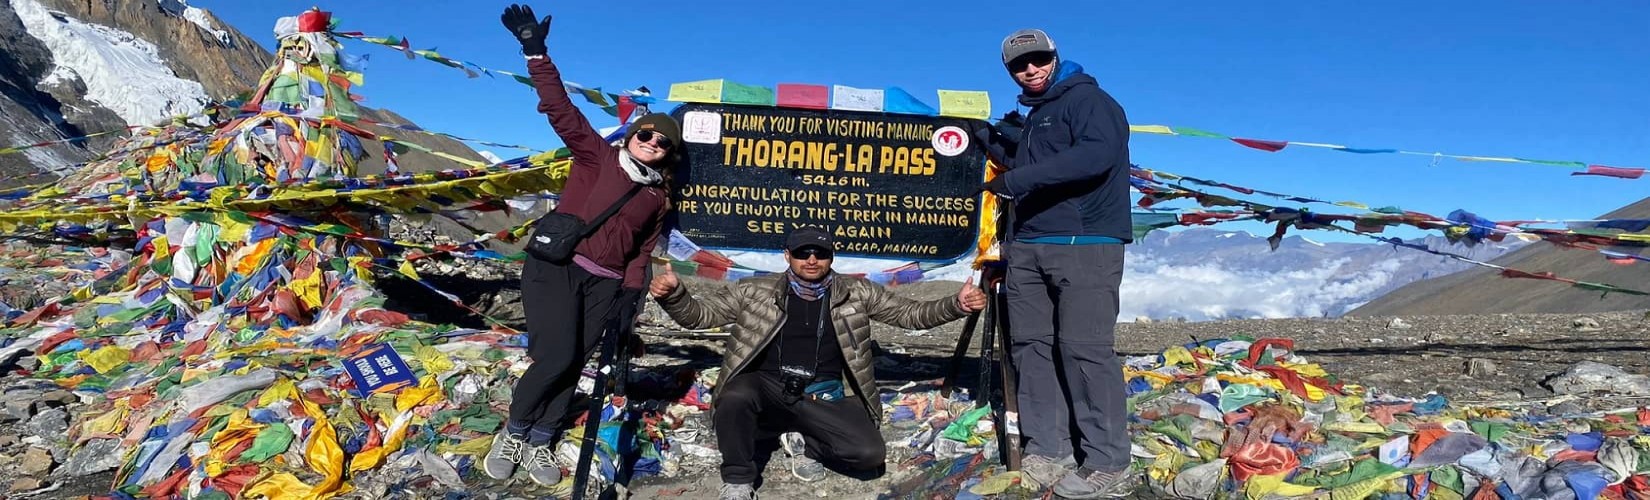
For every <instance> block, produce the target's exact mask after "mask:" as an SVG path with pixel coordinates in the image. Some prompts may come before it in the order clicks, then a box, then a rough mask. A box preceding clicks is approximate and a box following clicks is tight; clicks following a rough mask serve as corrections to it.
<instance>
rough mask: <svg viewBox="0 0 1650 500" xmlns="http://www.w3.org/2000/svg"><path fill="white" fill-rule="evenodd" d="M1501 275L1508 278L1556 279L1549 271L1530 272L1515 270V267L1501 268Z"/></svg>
mask: <svg viewBox="0 0 1650 500" xmlns="http://www.w3.org/2000/svg"><path fill="white" fill-rule="evenodd" d="M1501 275H1502V276H1505V277H1508V278H1530V279H1538V280H1557V279H1558V276H1557V275H1555V274H1553V273H1551V272H1539V273H1532V272H1529V271H1520V270H1517V269H1502V270H1501Z"/></svg>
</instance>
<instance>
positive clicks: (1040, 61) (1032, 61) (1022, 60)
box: [1008, 52, 1054, 73]
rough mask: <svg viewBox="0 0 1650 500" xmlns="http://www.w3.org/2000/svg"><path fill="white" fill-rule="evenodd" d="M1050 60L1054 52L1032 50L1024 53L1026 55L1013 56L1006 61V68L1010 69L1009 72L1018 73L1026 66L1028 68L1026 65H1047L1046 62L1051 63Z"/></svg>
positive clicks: (1051, 60) (1052, 58) (1052, 59)
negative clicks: (1010, 59) (1012, 58)
mask: <svg viewBox="0 0 1650 500" xmlns="http://www.w3.org/2000/svg"><path fill="white" fill-rule="evenodd" d="M1051 62H1054V53H1053V52H1033V53H1030V54H1026V55H1023V56H1020V57H1016V58H1014V60H1012V61H1009V62H1008V70H1009V71H1011V72H1014V73H1019V72H1022V71H1025V70H1026V68H1028V67H1031V66H1047V65H1048V63H1051Z"/></svg>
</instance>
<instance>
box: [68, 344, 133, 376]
mask: <svg viewBox="0 0 1650 500" xmlns="http://www.w3.org/2000/svg"><path fill="white" fill-rule="evenodd" d="M75 356H76V357H79V358H80V360H81V361H85V362H86V364H87V365H90V366H91V367H92V369H93V370H97V372H98V373H99V374H103V373H109V370H113V369H115V368H118V367H120V365H124V364H126V362H127V361H128V360H131V359H132V351H130V350H128V349H126V348H124V347H121V346H117V345H106V346H103V347H101V348H98V349H97V350H96V351H89V352H88V351H80V352H79V353H77V354H75Z"/></svg>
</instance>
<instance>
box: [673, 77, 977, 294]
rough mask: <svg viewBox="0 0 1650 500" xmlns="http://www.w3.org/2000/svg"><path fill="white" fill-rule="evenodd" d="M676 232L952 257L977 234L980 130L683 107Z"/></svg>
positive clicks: (848, 114)
mask: <svg viewBox="0 0 1650 500" xmlns="http://www.w3.org/2000/svg"><path fill="white" fill-rule="evenodd" d="M672 115H673V116H674V117H675V118H676V120H677V121H678V122H679V123H681V124H682V136H683V139H684V141H685V142H686V143H687V144H686V145H685V148H686V149H685V151H686V153H687V157H688V161H687V162H686V165H684V166H683V167H682V168H681V169H680V170H678V171H677V172H676V178H675V184H676V193H675V199H676V214H677V218H678V222H679V227H680V228H681V231H682V233H683V234H685V235H687V237H688V238H689V239H692V240H693V241H694V242H695V243H697V244H699V245H700V246H702V247H706V248H714V249H725V250H763V251H779V250H781V249H782V247H783V246H784V242H785V235H786V234H787V233H788V232H789V231H790V230H791V229H793V228H795V227H800V226H810V225H811V226H819V227H822V228H825V229H826V230H828V231H830V232H831V233H832V234H834V235H835V236H836V243H837V252H838V253H839V254H842V255H852V256H863V257H877V258H888V259H902V260H918V261H944V260H952V259H956V258H957V257H961V256H962V255H963V254H966V253H968V251H969V250H971V249H973V247H974V243H975V239H976V238H977V237H978V234H979V207H980V196H979V195H977V194H973V191H974V188H975V187H976V186H979V184H980V181H981V180H982V179H983V177H984V174H985V153H984V151H983V150H982V149H981V148H980V146H979V145H978V144H974V143H975V142H976V141H975V140H974V138H973V133H972V132H973V130H974V129H975V128H977V127H983V126H984V123H983V122H978V121H973V120H966V119H960V118H941V117H931V116H916V115H895V114H883V113H873V112H862V111H838V110H809V109H790V108H771V107H756V106H739V105H728V104H684V105H682V106H680V107H678V108H676V110H675V111H674V112H673V113H672Z"/></svg>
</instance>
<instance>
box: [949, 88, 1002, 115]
mask: <svg viewBox="0 0 1650 500" xmlns="http://www.w3.org/2000/svg"><path fill="white" fill-rule="evenodd" d="M939 92H940V116H954V117H958V118H973V119H976V120H984V119H987V118H990V117H991V94H989V93H986V92H978V91H965V90H941V91H939Z"/></svg>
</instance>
